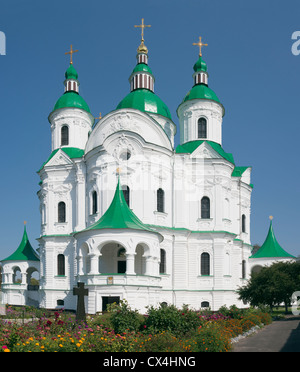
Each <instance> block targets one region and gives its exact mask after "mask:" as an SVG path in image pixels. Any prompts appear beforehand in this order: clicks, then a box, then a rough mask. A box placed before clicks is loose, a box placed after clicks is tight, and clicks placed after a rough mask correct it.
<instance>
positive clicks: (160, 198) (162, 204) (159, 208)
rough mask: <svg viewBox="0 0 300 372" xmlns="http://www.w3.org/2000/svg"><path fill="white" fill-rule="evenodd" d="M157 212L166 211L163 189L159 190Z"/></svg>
mask: <svg viewBox="0 0 300 372" xmlns="http://www.w3.org/2000/svg"><path fill="white" fill-rule="evenodd" d="M156 195H157V212H164V211H165V192H164V190H163V189H158V190H157V193H156Z"/></svg>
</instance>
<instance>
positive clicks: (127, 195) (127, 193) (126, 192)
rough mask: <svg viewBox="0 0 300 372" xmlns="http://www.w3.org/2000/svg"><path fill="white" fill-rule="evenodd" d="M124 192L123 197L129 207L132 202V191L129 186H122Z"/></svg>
mask: <svg viewBox="0 0 300 372" xmlns="http://www.w3.org/2000/svg"><path fill="white" fill-rule="evenodd" d="M122 190H123V195H124V199H125V201H126V203H127V205H128V207H129V202H130V189H129V187H128V186H122Z"/></svg>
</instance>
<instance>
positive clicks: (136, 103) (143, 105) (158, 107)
mask: <svg viewBox="0 0 300 372" xmlns="http://www.w3.org/2000/svg"><path fill="white" fill-rule="evenodd" d="M124 108H133V109H136V110H140V111H143V112H149V113H151V114H158V115H161V116H165V117H167V118H168V119H171V120H172V118H171V114H170V111H169V109H168V107H167V106H166V104H165V103H164V102H163V101H162V100H161V99H160V98H159V97H158V96H157V95H156V94H154V93H153V92H151V91H150V90H148V89H137V90H134V91H132V92H130V93H129V94H128V95H127V96H126V97H125V98H124V99H123V100H122V101H121V102H120V103H119V104H118V106H117V110H119V109H124Z"/></svg>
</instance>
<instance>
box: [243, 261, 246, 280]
mask: <svg viewBox="0 0 300 372" xmlns="http://www.w3.org/2000/svg"><path fill="white" fill-rule="evenodd" d="M242 279H246V261H245V260H243V261H242Z"/></svg>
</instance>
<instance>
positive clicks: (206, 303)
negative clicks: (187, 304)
mask: <svg viewBox="0 0 300 372" xmlns="http://www.w3.org/2000/svg"><path fill="white" fill-rule="evenodd" d="M203 307H209V302H208V301H202V302H201V308H203Z"/></svg>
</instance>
